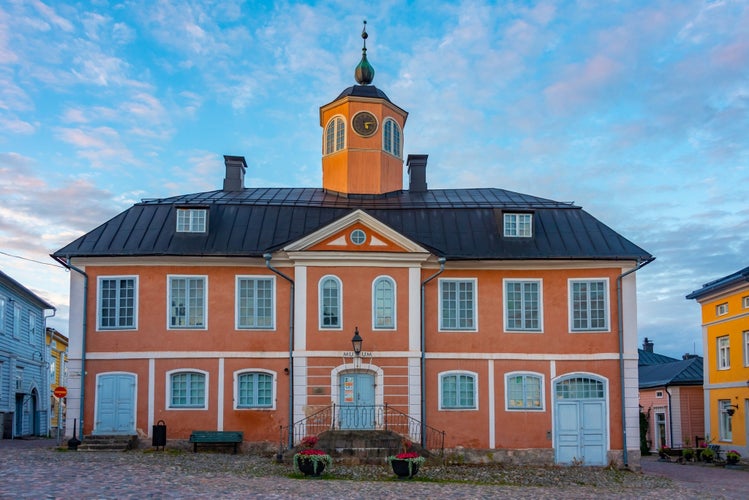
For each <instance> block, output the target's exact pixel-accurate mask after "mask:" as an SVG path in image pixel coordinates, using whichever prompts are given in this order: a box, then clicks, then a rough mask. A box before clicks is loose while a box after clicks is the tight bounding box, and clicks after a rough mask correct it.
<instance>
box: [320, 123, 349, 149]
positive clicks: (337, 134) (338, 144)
mask: <svg viewBox="0 0 749 500" xmlns="http://www.w3.org/2000/svg"><path fill="white" fill-rule="evenodd" d="M345 134H346V127H345V126H344V123H343V119H342V118H338V117H336V118H333V119H332V120H330V121H329V122H328V126H327V127H326V128H325V154H326V155H328V154H330V153H335V152H336V151H340V150H341V149H343V143H344V139H345V138H346V135H345Z"/></svg>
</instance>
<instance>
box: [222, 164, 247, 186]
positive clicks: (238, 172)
mask: <svg viewBox="0 0 749 500" xmlns="http://www.w3.org/2000/svg"><path fill="white" fill-rule="evenodd" d="M224 165H226V177H224V191H241V190H243V189H244V173H245V171H246V170H247V163H246V162H245V161H244V156H227V155H224Z"/></svg>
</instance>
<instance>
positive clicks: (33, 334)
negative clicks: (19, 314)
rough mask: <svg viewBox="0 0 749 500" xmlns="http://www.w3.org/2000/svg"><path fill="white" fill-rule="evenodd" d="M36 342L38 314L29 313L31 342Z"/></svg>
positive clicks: (32, 343)
mask: <svg viewBox="0 0 749 500" xmlns="http://www.w3.org/2000/svg"><path fill="white" fill-rule="evenodd" d="M35 343H36V314H34V313H33V312H30V313H29V344H31V345H34V344H35Z"/></svg>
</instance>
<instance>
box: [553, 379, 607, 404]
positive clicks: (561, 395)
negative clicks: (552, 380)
mask: <svg viewBox="0 0 749 500" xmlns="http://www.w3.org/2000/svg"><path fill="white" fill-rule="evenodd" d="M603 397H604V387H603V382H601V381H600V380H595V379H592V378H587V377H572V378H568V379H565V380H562V381H560V382H558V383H557V384H556V398H557V399H603Z"/></svg>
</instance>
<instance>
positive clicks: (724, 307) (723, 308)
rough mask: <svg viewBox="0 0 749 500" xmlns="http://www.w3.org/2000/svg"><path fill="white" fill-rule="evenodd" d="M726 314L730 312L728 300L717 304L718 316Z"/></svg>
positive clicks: (716, 312)
mask: <svg viewBox="0 0 749 500" xmlns="http://www.w3.org/2000/svg"><path fill="white" fill-rule="evenodd" d="M724 314H728V302H724V303H722V304H718V305H717V306H715V315H716V316H723V315H724Z"/></svg>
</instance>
